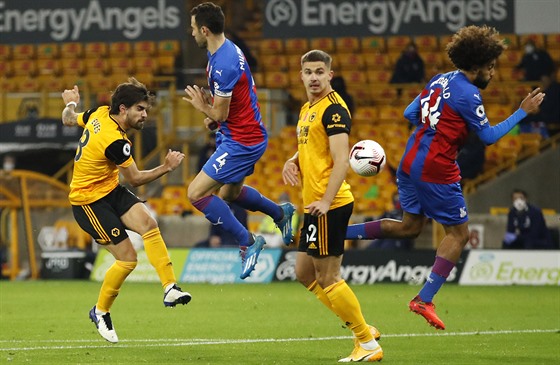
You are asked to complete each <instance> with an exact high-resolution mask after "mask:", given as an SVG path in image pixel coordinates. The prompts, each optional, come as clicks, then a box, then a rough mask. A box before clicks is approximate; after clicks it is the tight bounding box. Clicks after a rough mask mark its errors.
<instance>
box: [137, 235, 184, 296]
mask: <svg viewBox="0 0 560 365" xmlns="http://www.w3.org/2000/svg"><path fill="white" fill-rule="evenodd" d="M142 239H143V240H144V251H146V256H148V260H150V264H152V266H153V267H154V268H155V269H156V272H157V274H158V276H159V280H160V281H161V285H162V286H163V287H164V288H165V287H167V286H168V285H169V284H174V283H176V282H177V279H176V278H175V273H174V272H173V264H172V263H171V258H170V257H169V252H167V247H166V246H165V242H164V241H163V237H162V236H161V232H160V231H159V228H157V227H156V228H154V229H152V230H150V231H148V232H146V233H144V234H143V235H142Z"/></svg>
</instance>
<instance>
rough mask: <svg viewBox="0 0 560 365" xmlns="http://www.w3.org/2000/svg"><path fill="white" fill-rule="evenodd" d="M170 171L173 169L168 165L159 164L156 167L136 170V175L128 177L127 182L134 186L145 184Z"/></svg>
mask: <svg viewBox="0 0 560 365" xmlns="http://www.w3.org/2000/svg"><path fill="white" fill-rule="evenodd" d="M171 171H173V170H172V169H171V168H170V167H168V166H166V165H159V166H158V167H155V168H153V169H151V170H142V171H138V174H136V176H135V177H134V178H133V179H130V180H129V181H128V182H129V183H130V184H131V185H132V186H134V187H136V186H141V185H145V184H147V183H150V182H152V181H154V180H157V179H159V178H160V177H162V176H163V175H165V174H167V173H169V172H171ZM127 180H128V179H127Z"/></svg>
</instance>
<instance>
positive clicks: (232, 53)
mask: <svg viewBox="0 0 560 365" xmlns="http://www.w3.org/2000/svg"><path fill="white" fill-rule="evenodd" d="M206 76H207V77H208V86H209V88H210V92H211V93H212V97H215V96H220V97H224V98H231V102H230V106H229V115H228V117H227V120H226V121H225V122H222V123H220V131H221V132H222V134H223V135H224V137H226V138H228V139H231V140H233V141H236V142H238V143H240V144H242V145H244V146H253V145H256V144H259V143H262V142H264V141H265V140H266V139H267V132H266V129H265V127H264V125H263V123H262V120H261V112H260V106H259V102H258V100H257V88H256V86H255V82H254V80H253V76H252V75H251V70H250V69H249V64H248V63H247V60H246V59H245V55H244V54H243V52H242V51H241V49H239V47H237V46H236V45H235V44H234V43H233V42H232V41H230V40H229V39H226V41H225V42H224V44H223V45H222V46H221V47H220V48H218V50H217V51H216V52H215V53H214V54H213V55H211V54H210V53H208V65H207V67H206Z"/></svg>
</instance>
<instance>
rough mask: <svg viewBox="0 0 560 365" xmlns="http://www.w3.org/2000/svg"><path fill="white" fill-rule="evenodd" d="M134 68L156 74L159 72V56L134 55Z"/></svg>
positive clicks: (144, 72) (138, 71)
mask: <svg viewBox="0 0 560 365" xmlns="http://www.w3.org/2000/svg"><path fill="white" fill-rule="evenodd" d="M134 69H135V71H136V72H137V73H141V74H152V75H156V74H157V73H158V72H159V68H158V62H157V58H155V57H148V56H136V57H134Z"/></svg>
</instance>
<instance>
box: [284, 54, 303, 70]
mask: <svg viewBox="0 0 560 365" xmlns="http://www.w3.org/2000/svg"><path fill="white" fill-rule="evenodd" d="M287 62H288V69H289V70H290V71H300V70H301V57H296V56H288V59H287Z"/></svg>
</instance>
